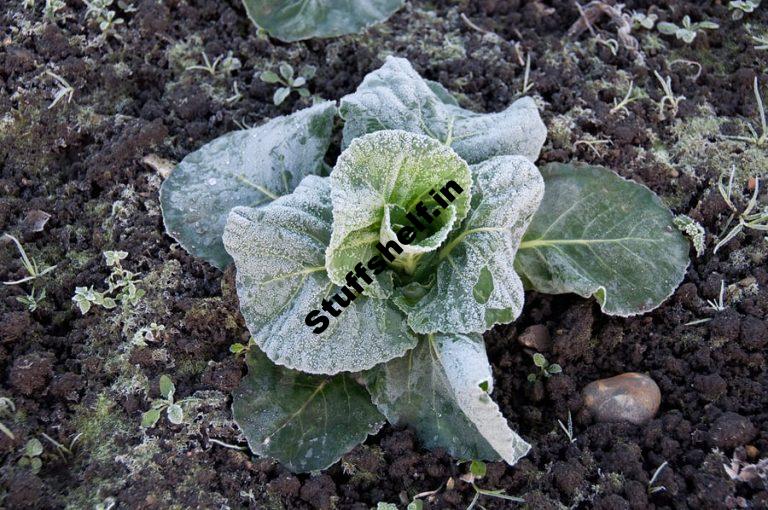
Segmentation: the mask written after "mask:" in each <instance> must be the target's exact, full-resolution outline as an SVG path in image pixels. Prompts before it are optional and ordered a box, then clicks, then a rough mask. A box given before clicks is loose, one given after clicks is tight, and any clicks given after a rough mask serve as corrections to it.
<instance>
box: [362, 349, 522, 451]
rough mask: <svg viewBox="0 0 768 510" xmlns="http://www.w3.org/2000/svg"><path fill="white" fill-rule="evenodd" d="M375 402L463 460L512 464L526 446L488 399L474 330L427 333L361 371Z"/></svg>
mask: <svg viewBox="0 0 768 510" xmlns="http://www.w3.org/2000/svg"><path fill="white" fill-rule="evenodd" d="M366 378H367V386H368V390H369V391H370V392H371V395H372V396H373V401H374V403H375V404H376V405H377V406H378V408H379V410H380V411H381V412H382V413H384V415H385V416H386V417H387V419H388V420H389V421H390V422H391V423H394V424H404V425H408V426H410V427H413V428H414V429H415V430H416V432H417V433H418V435H419V437H420V438H421V440H422V441H423V442H424V443H425V445H426V446H427V447H428V448H434V447H442V448H445V449H446V450H447V451H448V452H449V453H450V454H451V455H453V456H454V457H458V458H464V459H486V460H496V459H498V458H499V457H501V458H502V459H504V460H505V461H507V462H508V463H509V464H514V463H516V462H517V461H518V459H520V457H522V456H523V455H525V454H526V453H528V450H529V449H530V446H529V445H528V444H527V443H526V442H525V441H524V440H523V439H522V438H521V437H520V436H518V435H517V434H515V432H513V431H512V429H510V428H509V426H508V425H507V420H506V419H505V418H504V416H503V415H502V414H501V412H500V411H499V407H498V406H497V405H496V403H495V402H494V401H493V400H492V399H491V397H490V395H489V394H490V392H491V391H493V379H492V376H491V369H490V366H489V365H488V358H487V356H486V354H485V346H484V344H483V340H482V338H481V337H480V336H479V335H473V336H463V335H429V336H426V337H423V338H422V340H421V341H420V342H419V345H418V346H417V347H416V348H415V349H413V350H412V351H410V352H408V354H406V355H405V356H404V357H402V358H397V359H394V360H392V361H390V362H388V363H385V364H383V365H380V366H378V367H376V368H375V369H374V370H372V371H370V372H369V373H367V374H366Z"/></svg>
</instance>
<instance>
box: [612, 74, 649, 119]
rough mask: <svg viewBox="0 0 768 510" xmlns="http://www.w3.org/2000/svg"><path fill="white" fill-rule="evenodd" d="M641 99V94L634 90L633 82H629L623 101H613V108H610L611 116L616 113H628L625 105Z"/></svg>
mask: <svg viewBox="0 0 768 510" xmlns="http://www.w3.org/2000/svg"><path fill="white" fill-rule="evenodd" d="M642 97H643V96H642V94H640V93H639V92H638V91H637V90H635V82H629V89H628V90H627V93H626V95H625V96H624V99H622V100H621V101H616V99H614V100H613V108H611V111H610V114H611V115H613V114H614V113H617V112H624V113H629V110H627V105H629V104H630V103H634V102H635V101H637V100H638V99H641V98H642Z"/></svg>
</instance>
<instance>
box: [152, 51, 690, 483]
mask: <svg viewBox="0 0 768 510" xmlns="http://www.w3.org/2000/svg"><path fill="white" fill-rule="evenodd" d="M337 115H338V116H339V117H340V118H341V120H343V130H342V133H341V147H340V148H341V154H340V155H339V156H338V158H337V160H336V162H335V165H334V166H333V168H331V167H330V166H329V165H328V164H326V162H325V157H326V153H327V152H328V149H329V146H330V145H331V141H332V135H333V124H334V119H335V117H336V116H337ZM545 137H546V128H545V126H544V124H543V122H542V120H541V118H540V117H539V113H538V109H537V107H536V104H535V102H534V101H533V100H532V99H531V98H522V99H519V100H517V101H515V102H514V103H512V105H510V106H509V107H508V108H507V109H505V110H504V111H501V112H497V113H487V114H480V113H475V112H472V111H469V110H466V109H464V108H462V107H461V106H459V105H458V103H457V101H456V100H455V98H454V97H453V96H452V95H451V94H450V93H449V92H448V91H447V90H446V89H445V88H443V87H442V86H441V85H440V84H438V83H436V82H431V81H428V80H425V79H423V78H421V77H420V76H419V75H418V74H417V73H416V71H415V70H414V69H413V68H412V67H411V65H410V63H409V62H408V61H407V60H404V59H401V58H393V57H390V58H388V59H387V60H386V62H385V63H384V65H383V66H382V67H381V68H380V69H378V70H376V71H373V72H372V73H370V74H369V75H367V76H366V77H365V79H364V80H363V82H362V84H361V85H360V86H359V88H358V89H357V90H356V91H355V92H354V93H352V94H349V95H347V96H345V97H343V98H342V99H341V101H340V104H339V105H338V106H337V104H336V103H334V102H331V101H327V102H321V103H319V104H315V105H314V106H312V107H310V108H306V109H304V110H300V111H298V112H296V113H293V114H291V115H288V116H285V117H278V118H275V119H272V120H270V121H269V122H267V123H265V124H264V125H262V126H259V127H255V128H251V129H247V130H242V131H236V132H233V133H229V134H226V135H224V136H222V137H220V138H217V139H215V140H213V141H212V142H210V143H208V144H207V145H205V146H203V147H202V148H201V149H199V150H198V151H196V152H194V153H192V154H190V155H188V156H187V157H186V158H184V160H183V161H182V162H181V163H180V164H179V165H178V166H177V168H176V169H175V170H174V172H173V173H172V174H171V176H170V177H169V178H168V179H167V180H166V181H165V182H164V183H163V186H162V188H161V204H162V208H163V216H164V220H165V224H166V228H167V231H168V233H169V234H170V235H171V236H173V237H174V238H175V239H177V240H178V242H179V243H180V244H181V245H182V246H183V247H185V248H186V249H187V250H188V251H189V252H190V253H192V254H194V255H196V256H199V257H202V258H203V259H205V260H207V261H209V262H210V263H211V264H213V265H215V266H217V267H219V268H224V267H226V266H227V265H228V264H230V263H232V262H234V264H235V267H236V274H237V276H236V283H237V294H238V297H239V300H240V308H241V311H242V313H243V317H244V318H245V321H246V324H247V326H248V328H249V330H250V332H251V334H252V335H253V342H254V346H253V347H252V348H251V349H250V350H249V352H248V355H247V365H248V375H247V377H246V378H244V380H243V381H242V383H241V385H240V387H239V388H238V390H237V391H236V392H235V393H234V396H233V414H234V418H235V421H236V422H237V424H238V425H239V427H240V428H241V430H242V432H243V434H244V435H245V438H246V439H247V441H248V444H249V446H250V448H251V450H252V451H253V452H255V453H257V454H259V455H266V456H271V457H274V458H276V459H278V460H280V461H281V462H283V463H284V464H285V465H286V466H288V467H289V468H290V469H292V470H294V471H311V470H317V469H322V468H325V467H327V466H329V465H331V464H333V463H334V462H336V461H337V460H338V459H339V458H340V457H341V455H343V454H344V453H345V452H347V451H349V450H350V449H351V448H353V447H354V446H355V445H356V444H358V443H360V442H362V441H364V440H365V438H366V437H367V436H368V435H369V434H374V433H376V432H377V431H378V430H379V429H380V428H381V427H382V425H383V424H384V423H385V421H389V422H390V423H393V424H398V425H406V426H409V427H412V428H413V429H414V430H415V431H416V433H417V434H418V437H419V438H420V440H421V441H422V442H423V444H424V445H426V446H427V447H429V448H437V447H440V448H444V449H445V450H447V451H448V452H449V453H450V454H451V455H453V456H455V457H457V458H464V459H470V458H471V459H483V460H497V459H503V460H504V461H506V462H507V463H509V464H514V463H515V462H517V461H518V460H519V459H520V458H521V457H522V456H524V455H525V454H526V453H527V452H528V450H529V448H530V446H529V445H528V443H527V442H526V441H525V440H524V439H523V438H522V437H520V435H518V434H517V433H516V432H515V431H514V430H513V429H512V428H511V427H510V426H509V424H508V423H507V420H506V419H505V417H504V416H503V415H502V413H501V411H500V409H499V406H498V405H497V404H496V403H495V402H494V400H493V399H492V397H491V395H492V393H493V377H492V373H491V366H490V364H489V361H488V357H487V355H486V350H485V345H484V342H483V337H482V334H483V333H484V332H485V331H487V330H489V329H490V328H492V327H493V326H494V325H496V324H507V323H510V322H513V321H514V320H515V319H516V318H517V317H518V316H519V314H520V312H521V309H522V307H523V300H524V289H525V288H529V289H534V290H538V291H541V292H549V293H566V292H572V293H577V294H580V295H582V296H585V297H589V296H594V297H595V298H596V300H597V301H598V302H599V304H600V306H601V307H602V309H603V311H605V312H606V313H609V314H615V315H622V316H627V315H633V314H637V313H641V312H645V311H648V310H651V309H653V308H655V307H657V306H658V305H659V304H660V303H661V302H662V301H663V300H664V299H666V298H667V297H668V296H669V295H670V294H671V292H672V291H673V290H674V288H675V287H676V286H677V285H678V284H679V283H680V281H681V280H682V278H683V275H684V272H685V269H686V267H687V265H688V244H687V241H686V240H685V239H684V237H683V236H682V234H681V233H680V232H679V231H678V229H677V228H675V227H674V224H673V222H672V221H673V217H672V214H671V212H670V211H669V210H668V209H667V208H666V207H665V206H664V205H663V204H662V203H661V201H660V200H659V198H658V197H657V196H656V195H654V194H653V193H652V192H651V191H650V190H649V189H647V188H646V187H644V186H642V185H639V184H636V183H634V182H631V181H628V180H624V179H622V178H621V177H619V176H617V175H616V174H614V173H613V172H611V171H610V170H607V169H605V168H600V167H592V166H579V165H564V164H551V165H547V166H546V167H544V168H542V169H541V171H540V170H539V169H537V167H536V166H535V165H534V162H535V161H536V159H537V158H538V156H539V152H540V151H541V148H542V146H543V144H544V141H545ZM449 181H450V182H453V183H454V184H456V185H457V186H458V187H460V188H461V189H462V193H461V194H460V195H458V197H457V198H456V200H454V201H453V202H451V203H450V204H447V207H445V208H443V209H442V210H440V214H437V211H438V210H439V209H438V208H437V206H436V203H435V202H436V201H437V200H436V198H434V194H433V193H431V192H432V191H434V190H436V189H440V188H441V187H442V186H443V185H445V183H446V182H449ZM418 204H422V205H421V207H425V208H426V210H431V211H433V214H434V221H431V222H429V223H428V224H427V225H425V228H424V230H423V232H419V234H418V235H416V236H414V237H413V238H412V239H410V242H408V243H406V244H404V245H403V246H402V253H400V254H399V255H398V256H397V257H396V258H394V260H392V261H391V262H390V261H388V260H380V261H379V263H378V264H380V265H382V268H381V269H384V268H385V269H386V270H380V271H378V272H376V274H375V276H373V277H371V278H369V281H367V282H365V285H364V286H363V287H362V289H358V290H357V291H355V290H353V288H351V287H350V284H349V282H350V279H349V275H350V274H353V273H354V272H355V271H356V270H359V267H360V263H368V261H371V260H376V257H377V255H380V254H381V252H380V250H379V248H377V246H378V245H379V244H380V243H381V244H382V245H387V243H388V242H389V241H391V240H393V239H395V238H396V237H397V235H398V229H399V228H401V227H402V225H404V224H405V223H406V221H405V218H406V217H407V216H408V215H409V214H412V213H413V212H414V211H415V210H416V208H417V206H418ZM441 205H442V204H441ZM425 223H427V222H425ZM352 287H354V286H352ZM333 296H346V297H345V299H346V301H347V306H346V308H345V309H344V311H343V313H342V314H340V315H339V316H338V317H335V318H333V319H332V320H329V321H328V323H327V324H326V327H325V328H319V329H321V331H320V332H316V331H315V329H313V328H312V327H309V326H308V324H309V322H308V321H307V319H308V314H309V312H310V311H312V310H313V309H317V308H318V306H319V304H320V303H322V302H323V301H324V300H330V299H333Z"/></svg>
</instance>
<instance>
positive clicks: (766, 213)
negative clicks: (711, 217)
mask: <svg viewBox="0 0 768 510" xmlns="http://www.w3.org/2000/svg"><path fill="white" fill-rule="evenodd" d="M735 173H736V167H735V166H732V167H731V173H730V176H729V177H728V185H727V186H724V185H723V179H722V178H721V179H720V182H718V183H717V189H718V190H719V191H720V195H721V196H722V197H723V200H725V203H726V204H727V205H728V208H730V209H731V211H732V212H731V215H730V216H729V217H728V221H727V222H726V223H725V227H724V228H723V232H725V231H728V233H727V234H725V236H723V237H722V239H721V240H720V242H718V243H717V245H716V246H715V249H714V250H713V253H717V250H719V249H720V248H721V247H723V246H724V245H725V244H727V243H728V242H729V241H730V240H731V239H733V238H734V237H736V236H737V235H738V234H739V233H740V232H741V231H742V230H744V229H745V228H751V229H753V230H762V231H768V208H763V209H762V210H759V209H758V210H757V212H752V211H754V210H755V208H756V207H757V196H758V193H759V192H760V179H758V178H757V177H756V178H755V190H754V191H753V192H752V198H750V199H749V202H748V203H747V207H746V209H744V211H742V212H739V211H738V209H736V206H735V205H734V204H733V200H732V199H731V195H732V194H733V178H734V174H735ZM736 217H738V220H739V222H738V223H737V224H736V225H735V226H734V227H733V228H731V229H730V230H728V229H729V227H730V226H731V223H732V222H733V220H734V219H735V218H736Z"/></svg>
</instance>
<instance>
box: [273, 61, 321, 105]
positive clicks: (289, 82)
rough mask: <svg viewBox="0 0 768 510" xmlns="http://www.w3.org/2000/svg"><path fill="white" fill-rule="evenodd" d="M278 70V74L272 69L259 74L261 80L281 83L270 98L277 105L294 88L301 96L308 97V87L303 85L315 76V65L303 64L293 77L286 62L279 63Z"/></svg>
mask: <svg viewBox="0 0 768 510" xmlns="http://www.w3.org/2000/svg"><path fill="white" fill-rule="evenodd" d="M279 71H280V75H278V74H277V73H275V72H274V71H264V72H262V73H261V75H259V77H260V78H261V81H263V82H265V83H279V84H281V85H283V86H282V87H280V88H279V89H277V90H276V91H275V95H274V97H273V98H272V101H273V102H274V103H275V105H279V104H281V103H282V102H283V101H285V99H286V98H287V97H288V96H289V95H290V94H291V92H292V91H294V90H295V91H296V92H297V93H298V94H299V95H300V96H301V97H309V89H307V88H306V87H305V86H304V85H306V84H307V82H308V81H309V80H311V79H312V78H314V77H315V72H316V71H317V68H315V66H305V67H304V68H302V70H301V72H300V73H299V76H298V77H296V78H294V77H293V67H291V65H290V64H288V63H286V62H282V63H281V64H280V66H279Z"/></svg>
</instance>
